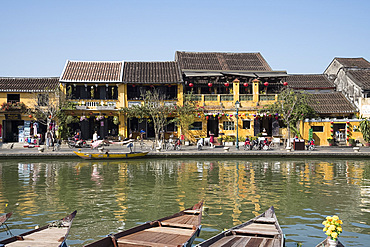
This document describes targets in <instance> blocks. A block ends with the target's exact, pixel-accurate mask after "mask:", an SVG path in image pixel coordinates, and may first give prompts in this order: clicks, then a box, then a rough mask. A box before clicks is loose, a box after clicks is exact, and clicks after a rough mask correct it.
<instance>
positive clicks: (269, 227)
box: [197, 207, 284, 247]
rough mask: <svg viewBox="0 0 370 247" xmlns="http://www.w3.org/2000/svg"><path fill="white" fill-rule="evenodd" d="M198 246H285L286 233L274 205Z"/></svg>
mask: <svg viewBox="0 0 370 247" xmlns="http://www.w3.org/2000/svg"><path fill="white" fill-rule="evenodd" d="M197 246H199V247H206V246H212V247H216V246H223V247H229V246H238V247H243V246H248V247H252V246H263V247H283V246H284V235H283V231H282V230H281V228H280V225H279V222H278V220H277V218H276V215H275V210H274V207H270V208H269V209H268V210H267V211H266V212H264V213H263V214H261V215H259V216H257V217H255V218H253V219H251V220H249V221H247V222H245V223H243V224H240V225H238V226H235V227H233V228H231V229H229V230H226V231H224V232H221V233H220V234H218V235H216V236H214V237H212V238H210V239H208V240H206V241H204V242H202V243H200V244H198V245H197Z"/></svg>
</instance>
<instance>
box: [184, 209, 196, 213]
mask: <svg viewBox="0 0 370 247" xmlns="http://www.w3.org/2000/svg"><path fill="white" fill-rule="evenodd" d="M184 213H186V214H200V210H194V209H193V210H185V211H184Z"/></svg>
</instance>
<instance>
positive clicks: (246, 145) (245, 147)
mask: <svg viewBox="0 0 370 247" xmlns="http://www.w3.org/2000/svg"><path fill="white" fill-rule="evenodd" d="M251 149H252V144H251V142H250V141H249V140H247V141H245V142H244V150H251Z"/></svg>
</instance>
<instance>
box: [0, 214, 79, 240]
mask: <svg viewBox="0 0 370 247" xmlns="http://www.w3.org/2000/svg"><path fill="white" fill-rule="evenodd" d="M76 213H77V211H74V212H73V213H71V214H70V215H68V216H66V217H64V218H63V219H61V220H57V221H55V222H52V223H49V224H47V225H46V226H43V227H40V228H37V229H35V230H31V231H28V232H25V233H22V234H20V235H18V236H13V237H11V238H8V239H5V240H2V241H0V246H5V247H28V246H38V247H46V246H48V247H53V246H55V247H67V244H66V242H65V241H66V239H67V236H68V234H69V230H70V228H71V226H72V221H73V219H74V217H75V216H76Z"/></svg>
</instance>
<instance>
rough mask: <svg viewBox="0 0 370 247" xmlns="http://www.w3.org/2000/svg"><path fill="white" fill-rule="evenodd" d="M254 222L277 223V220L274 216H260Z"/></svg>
mask: <svg viewBox="0 0 370 247" xmlns="http://www.w3.org/2000/svg"><path fill="white" fill-rule="evenodd" d="M254 222H263V223H275V222H276V220H275V219H274V218H267V217H260V218H258V219H256V220H255V221H254Z"/></svg>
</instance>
